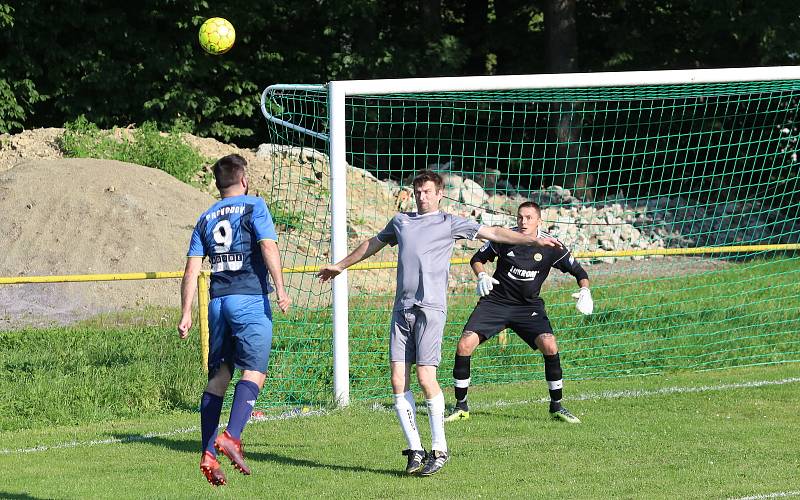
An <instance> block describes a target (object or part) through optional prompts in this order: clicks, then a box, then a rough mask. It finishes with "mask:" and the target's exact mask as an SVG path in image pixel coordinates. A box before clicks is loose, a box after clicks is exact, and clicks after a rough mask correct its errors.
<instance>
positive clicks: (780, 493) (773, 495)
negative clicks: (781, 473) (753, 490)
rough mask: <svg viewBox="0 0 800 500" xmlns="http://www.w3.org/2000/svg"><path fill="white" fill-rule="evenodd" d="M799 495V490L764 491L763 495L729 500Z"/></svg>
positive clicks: (757, 499) (754, 499)
mask: <svg viewBox="0 0 800 500" xmlns="http://www.w3.org/2000/svg"><path fill="white" fill-rule="evenodd" d="M784 497H800V491H779V492H777V493H764V494H763V495H753V496H751V497H737V498H731V499H730V500H764V499H767V498H784Z"/></svg>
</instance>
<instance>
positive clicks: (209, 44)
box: [198, 17, 236, 56]
mask: <svg viewBox="0 0 800 500" xmlns="http://www.w3.org/2000/svg"><path fill="white" fill-rule="evenodd" d="M198 37H199V38H200V46H201V47H203V50H205V51H206V52H208V53H209V54H212V55H215V56H218V55H220V54H224V53H225V52H228V51H229V50H231V47H233V42H234V41H235V40H236V30H234V29H233V25H232V24H231V23H229V22H228V20H227V19H223V18H221V17H212V18H211V19H207V20H206V22H204V23H203V25H202V26H200V32H199V33H198Z"/></svg>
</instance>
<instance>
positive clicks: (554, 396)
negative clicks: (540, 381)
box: [542, 353, 564, 412]
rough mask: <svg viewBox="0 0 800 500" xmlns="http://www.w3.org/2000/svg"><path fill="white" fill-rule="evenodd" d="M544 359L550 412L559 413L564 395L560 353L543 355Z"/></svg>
mask: <svg viewBox="0 0 800 500" xmlns="http://www.w3.org/2000/svg"><path fill="white" fill-rule="evenodd" d="M542 357H543V358H544V378H545V380H547V388H548V390H549V392H550V411H551V412H552V411H558V410H559V409H560V408H561V398H562V397H563V395H562V387H563V385H564V384H563V382H562V379H561V377H562V372H561V358H560V357H559V355H558V353H555V354H553V355H550V356H548V355H546V354H543V355H542Z"/></svg>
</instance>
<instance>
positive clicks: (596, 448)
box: [0, 363, 800, 499]
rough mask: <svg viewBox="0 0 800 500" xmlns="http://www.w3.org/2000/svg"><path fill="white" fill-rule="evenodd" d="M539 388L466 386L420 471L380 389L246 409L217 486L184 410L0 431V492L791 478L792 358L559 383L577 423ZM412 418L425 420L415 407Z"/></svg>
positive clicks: (797, 408) (754, 489)
mask: <svg viewBox="0 0 800 500" xmlns="http://www.w3.org/2000/svg"><path fill="white" fill-rule="evenodd" d="M542 386H543V384H542V383H540V382H539V383H537V382H527V383H516V384H505V385H499V386H491V387H489V386H487V387H481V388H476V389H474V390H473V391H472V394H471V399H472V402H473V407H474V408H473V412H472V414H473V418H472V419H471V420H469V421H466V422H458V423H453V424H448V426H447V432H448V441H449V445H450V448H451V451H452V460H451V462H450V463H449V464H448V465H447V466H446V468H445V469H443V470H442V472H441V473H440V474H439V475H437V476H434V477H430V478H415V477H404V476H403V475H401V474H400V473H399V471H400V470H401V469H402V467H403V466H404V458H403V457H401V456H400V454H399V452H400V450H401V449H402V448H403V445H404V443H403V440H402V435H401V433H400V431H399V429H398V427H397V424H396V420H395V416H394V414H393V412H392V411H390V407H389V406H388V402H387V401H382V402H381V403H380V404H375V405H373V404H366V403H361V404H356V405H353V406H352V407H350V408H347V409H344V410H332V411H331V410H328V411H326V412H324V413H323V414H317V412H316V411H312V412H311V414H310V415H307V416H304V417H298V418H284V419H274V420H264V421H258V422H252V423H251V424H250V425H249V426H248V428H247V429H246V431H245V432H246V434H245V439H246V445H247V446H246V450H247V452H248V460H249V463H250V465H251V467H252V469H253V475H252V476H249V477H245V476H241V475H238V474H237V473H235V472H233V471H232V469H231V468H230V467H228V465H227V464H225V469H226V471H227V472H228V476H229V483H228V485H227V486H225V487H222V488H218V489H214V488H212V487H211V486H209V485H208V484H207V483H206V482H205V479H204V478H203V477H202V476H201V474H200V472H199V469H198V462H199V453H198V451H197V449H198V446H199V445H198V442H199V431H198V430H197V425H198V422H197V420H198V416H197V414H194V413H189V412H175V413H172V414H164V415H156V416H149V417H143V418H141V419H129V420H122V421H110V422H101V423H98V424H93V425H82V426H57V427H49V428H43V429H38V430H32V431H26V432H18V431H16V432H15V431H6V432H2V433H0V477H2V478H3V479H2V481H1V482H0V497H3V498H29V499H32V498H98V497H102V498H112V497H113V498H206V497H209V498H315V497H324V498H398V497H401V496H402V497H407V498H551V497H563V498H681V497H682V498H730V497H734V498H735V497H744V496H749V495H767V494H776V493H783V494H791V493H795V494H798V490H800V482H798V477H799V476H798V473H797V471H798V470H799V468H800V455H798V453H797V444H796V443H797V436H798V435H800V416H799V415H800V398H798V397H797V393H798V386H800V364H796V363H793V364H784V365H777V366H770V367H756V368H739V369H731V370H722V371H714V372H705V373H680V374H671V375H666V376H659V377H639V378H629V379H623V380H601V381H597V380H595V381H590V380H584V381H576V382H572V383H568V384H567V386H566V391H567V392H566V393H567V395H568V396H569V397H570V398H571V401H569V408H570V409H571V410H573V411H574V412H575V413H576V414H577V415H579V416H580V417H581V419H582V420H583V423H582V424H580V425H568V424H562V423H558V422H554V421H551V420H549V419H548V418H547V416H546V404H545V403H543V402H541V401H540V397H541V395H542V394H543V393H544V392H545V391H544V388H543V387H542ZM448 393H449V391H448ZM448 395H449V394H448ZM420 408H422V407H420ZM419 417H420V418H422V419H423V422H424V421H425V420H426V416H425V411H424V410H423V409H420V411H419ZM421 428H422V430H423V440H424V441H423V442H429V437H428V434H427V425H425V424H423V425H421Z"/></svg>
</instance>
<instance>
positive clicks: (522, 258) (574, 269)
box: [445, 201, 594, 424]
mask: <svg viewBox="0 0 800 500" xmlns="http://www.w3.org/2000/svg"><path fill="white" fill-rule="evenodd" d="M540 220H541V209H540V208H539V205H537V204H536V203H534V202H531V201H528V202H525V203H522V204H521V205H520V206H519V208H518V209H517V227H516V228H515V230H516V231H518V232H520V233H522V234H527V235H531V236H538V237H540V238H541V237H546V236H549V235H548V234H547V233H545V232H543V231H542V230H541V229H539V221H540ZM495 259H496V260H497V268H496V269H495V272H494V276H489V274H488V273H486V269H485V268H484V264H486V263H487V262H489V261H494V260H495ZM470 265H471V266H472V270H473V271H474V272H475V275H476V276H477V277H478V287H477V288H478V295H480V297H481V298H480V300H478V304H477V305H476V306H475V309H474V310H473V311H472V314H471V315H470V317H469V319H468V320H467V324H466V325H465V326H464V331H463V333H462V334H461V339H460V340H459V341H458V347H457V348H456V359H455V363H454V364H453V382H454V386H455V396H456V405H455V408H454V409H453V412H452V413H451V414H450V415H449V416H448V417H447V418H446V419H445V421H446V422H454V421H457V420H465V419H468V418H469V406H468V405H467V390H468V389H469V383H470V356H472V353H473V352H474V351H475V348H476V347H478V345H479V344H482V343H483V342H486V341H487V340H489V339H490V338H492V337H494V336H495V335H497V334H498V333H500V332H502V331H503V330H505V329H506V328H510V329H512V330H514V331H515V332H516V333H517V335H519V336H520V338H521V339H522V340H523V341H525V343H526V344H528V345H529V346H530V347H531V348H532V349H539V351H541V353H542V357H543V358H544V375H545V380H547V386H548V389H549V391H550V414H551V415H552V416H553V418H555V419H557V420H561V421H564V422H569V423H573V424H577V423H580V420H579V419H578V417H576V416H575V415H573V414H572V413H570V412H569V411H568V410H567V409H566V408H564V407H563V406H562V405H561V395H562V387H563V382H562V370H561V359H560V357H559V354H558V345H557V344H556V338H555V336H554V335H553V327H552V326H551V325H550V320H549V319H548V318H547V312H546V311H545V308H544V301H543V300H542V299H541V297H539V292H540V291H541V289H542V284H543V283H544V281H545V280H546V279H547V276H548V275H549V273H550V269H552V268H556V269H558V270H559V271H561V272H563V273H569V274H571V275H572V276H574V277H575V280H576V281H577V282H578V286H579V287H581V288H580V291H579V292H578V293H575V294H573V297H575V298H576V299H578V302H577V304H576V305H577V308H578V311H580V312H581V313H583V314H591V313H592V310H593V308H594V302H593V301H592V294H591V292H590V291H589V276H588V274H587V273H586V271H585V270H584V269H583V267H581V265H580V264H579V263H578V261H576V260H575V258H574V257H573V256H572V254H570V252H569V250H567V249H566V248H564V247H563V246H562V247H552V248H542V249H532V248H530V247H525V246H520V245H503V244H500V245H498V244H494V243H487V244H485V245H484V246H483V247H482V248H481V249H480V250H478V251H477V252H476V253H475V255H474V256H473V257H472V259H471V260H470Z"/></svg>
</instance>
